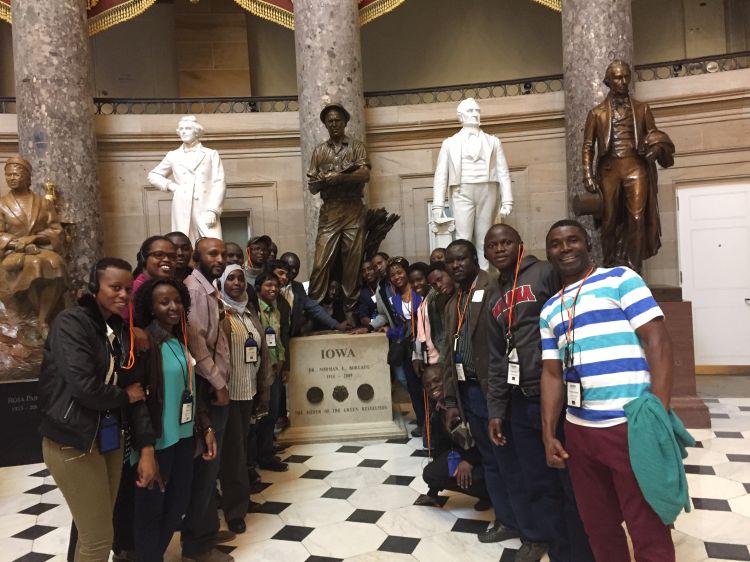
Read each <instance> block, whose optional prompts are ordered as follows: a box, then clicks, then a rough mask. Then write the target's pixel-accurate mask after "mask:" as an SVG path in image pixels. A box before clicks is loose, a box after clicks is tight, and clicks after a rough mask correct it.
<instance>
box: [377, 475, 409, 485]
mask: <svg viewBox="0 0 750 562" xmlns="http://www.w3.org/2000/svg"><path fill="white" fill-rule="evenodd" d="M413 481H414V476H389V477H388V478H386V479H385V482H383V484H392V485H394V486H408V485H409V484H411V483H412V482H413Z"/></svg>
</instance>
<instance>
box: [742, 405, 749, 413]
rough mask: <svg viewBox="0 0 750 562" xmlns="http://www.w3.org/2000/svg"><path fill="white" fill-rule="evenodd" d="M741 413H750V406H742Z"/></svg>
mask: <svg viewBox="0 0 750 562" xmlns="http://www.w3.org/2000/svg"><path fill="white" fill-rule="evenodd" d="M740 412H750V406H740Z"/></svg>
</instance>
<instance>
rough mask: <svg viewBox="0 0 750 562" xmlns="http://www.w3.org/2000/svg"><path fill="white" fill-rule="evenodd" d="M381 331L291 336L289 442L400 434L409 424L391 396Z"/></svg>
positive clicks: (284, 437) (283, 438)
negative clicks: (394, 405)
mask: <svg viewBox="0 0 750 562" xmlns="http://www.w3.org/2000/svg"><path fill="white" fill-rule="evenodd" d="M387 354H388V342H387V340H386V337H385V335H383V334H365V335H357V336H353V335H347V334H339V333H335V334H324V335H318V336H308V337H303V338H293V339H292V341H291V355H292V365H291V370H290V375H289V383H288V385H287V396H288V399H289V423H290V425H289V428H288V429H287V430H286V431H284V432H282V433H281V435H279V440H280V441H282V442H286V443H320V442H325V441H345V440H348V439H351V440H358V439H373V438H387V439H391V438H400V437H405V436H406V426H405V424H404V421H403V418H402V416H401V415H400V413H398V412H395V411H394V408H393V402H392V400H391V375H390V369H389V368H388V364H387V363H386V357H387Z"/></svg>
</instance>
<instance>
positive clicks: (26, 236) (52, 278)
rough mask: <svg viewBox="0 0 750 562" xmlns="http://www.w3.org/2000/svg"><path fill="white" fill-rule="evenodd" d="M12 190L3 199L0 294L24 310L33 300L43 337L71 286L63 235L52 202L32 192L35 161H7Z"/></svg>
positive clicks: (0, 206)
mask: <svg viewBox="0 0 750 562" xmlns="http://www.w3.org/2000/svg"><path fill="white" fill-rule="evenodd" d="M5 182H6V183H7V184H8V187H9V188H10V193H8V194H7V195H4V196H2V197H0V296H2V298H3V300H4V301H5V303H6V305H8V306H9V307H12V308H15V309H17V310H18V311H23V310H24V309H27V308H28V305H29V304H30V305H31V306H32V307H33V309H34V313H35V314H36V317H37V322H38V329H39V331H40V333H41V334H42V336H45V337H46V335H47V332H48V330H49V320H50V315H51V314H52V312H53V311H54V309H55V307H56V305H57V304H58V302H59V301H60V298H61V297H62V296H63V293H64V292H65V288H66V287H67V273H66V270H65V262H64V261H63V258H62V257H61V256H60V253H59V252H60V251H61V250H62V246H63V240H64V233H63V229H62V225H61V224H60V221H59V220H58V218H57V213H56V212H55V207H54V205H53V204H52V202H51V201H50V200H49V199H47V198H44V197H40V196H39V195H36V194H35V193H33V192H32V191H31V190H30V189H29V187H30V186H31V164H30V163H29V162H28V161H27V160H24V159H23V158H20V157H18V156H16V157H12V158H9V159H8V160H7V161H6V162H5Z"/></svg>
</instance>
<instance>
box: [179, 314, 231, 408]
mask: <svg viewBox="0 0 750 562" xmlns="http://www.w3.org/2000/svg"><path fill="white" fill-rule="evenodd" d="M180 328H181V329H182V343H183V344H184V345H185V362H186V363H187V368H188V392H189V393H190V394H192V393H193V363H192V361H190V352H188V343H187V342H188V340H187V322H186V321H185V313H183V314H182V317H181V318H180ZM219 329H220V330H221V326H219Z"/></svg>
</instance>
